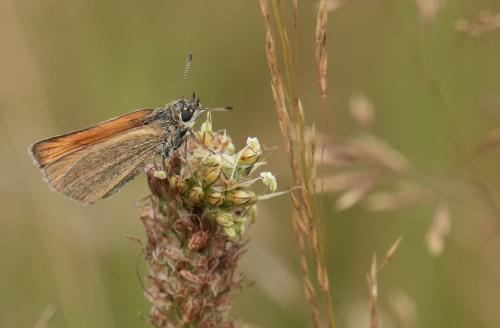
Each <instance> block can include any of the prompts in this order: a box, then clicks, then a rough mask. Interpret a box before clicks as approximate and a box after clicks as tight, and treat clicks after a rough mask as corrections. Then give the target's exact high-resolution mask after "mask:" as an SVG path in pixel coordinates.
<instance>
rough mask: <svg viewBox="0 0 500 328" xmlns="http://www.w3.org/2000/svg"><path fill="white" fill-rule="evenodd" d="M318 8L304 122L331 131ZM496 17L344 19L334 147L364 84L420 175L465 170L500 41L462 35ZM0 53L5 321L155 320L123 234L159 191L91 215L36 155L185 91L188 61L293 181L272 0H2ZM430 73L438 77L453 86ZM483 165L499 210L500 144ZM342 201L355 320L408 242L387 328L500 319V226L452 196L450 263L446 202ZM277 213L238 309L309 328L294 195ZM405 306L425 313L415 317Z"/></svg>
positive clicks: (409, 12) (302, 56)
mask: <svg viewBox="0 0 500 328" xmlns="http://www.w3.org/2000/svg"><path fill="white" fill-rule="evenodd" d="M430 2H432V1H430ZM333 3H334V1H332V2H331V4H333ZM317 5H318V4H317V2H315V1H305V2H299V35H298V38H297V39H298V44H299V77H300V78H299V84H300V89H301V95H302V100H303V103H304V106H305V109H306V115H307V117H308V120H309V122H310V123H312V122H317V125H321V124H319V123H318V122H320V121H321V111H320V101H319V100H320V99H319V92H318V90H317V82H316V79H315V66H314V28H315V19H316V10H317ZM484 9H488V10H491V11H492V12H498V11H500V5H499V3H498V1H493V0H475V1H469V0H456V1H448V2H446V3H444V5H443V7H442V8H441V10H440V11H439V13H438V14H437V16H436V17H435V20H434V21H433V22H431V23H425V22H423V20H422V16H421V13H420V12H419V7H418V6H417V2H416V1H412V0H408V1H396V0H368V1H355V0H347V1H345V2H344V3H343V5H342V6H340V7H339V8H337V9H336V10H333V11H332V12H330V13H329V23H328V52H329V55H328V60H329V76H328V77H329V97H330V108H329V115H330V132H331V136H330V137H331V138H333V139H335V137H334V136H344V135H350V134H352V133H353V132H355V131H356V130H357V129H359V128H357V127H356V126H355V125H354V124H353V123H352V120H351V118H350V116H349V113H348V107H349V99H350V98H351V96H352V95H353V94H356V93H359V92H361V93H363V94H365V95H366V96H367V97H368V98H369V99H370V100H371V101H372V102H373V104H374V106H375V108H376V113H377V118H376V119H377V125H376V127H375V130H374V133H376V134H377V135H378V136H380V137H381V138H384V139H385V140H387V141H388V142H389V143H390V144H391V145H393V146H394V147H395V148H396V149H398V150H400V151H401V152H403V153H404V154H406V156H407V157H408V158H409V160H410V161H411V162H412V163H413V165H414V166H415V167H418V168H421V169H422V170H428V171H432V172H434V171H441V172H447V170H451V169H452V168H453V167H454V165H455V164H456V162H457V160H458V159H460V157H461V153H462V152H465V150H466V149H467V148H468V147H470V146H471V145H473V144H474V143H475V142H477V141H478V140H480V139H481V138H482V137H483V136H484V135H486V134H487V133H488V132H489V131H490V130H491V129H493V128H495V127H496V126H497V125H498V119H497V118H498V114H500V62H499V58H500V31H494V30H493V31H491V32H488V33H484V34H482V35H479V36H471V35H468V34H467V33H460V32H458V31H457V30H456V28H455V24H456V22H457V20H459V19H461V18H465V19H468V20H477V15H478V13H480V12H481V10H484ZM0 42H1V43H0V44H1V50H0V138H1V142H0V154H1V155H0V156H1V160H0V205H1V207H0V209H1V219H0V263H1V264H0V326H1V327H32V326H33V325H34V324H35V323H36V322H37V320H38V318H39V317H40V316H41V315H42V313H43V312H44V310H46V309H50V308H51V307H53V308H54V309H55V314H54V316H53V317H52V319H51V320H50V322H49V326H50V327H138V326H145V324H144V322H143V320H142V319H141V316H140V315H141V313H142V314H147V313H148V310H149V305H148V303H147V301H146V300H145V298H144V297H143V293H142V288H141V286H140V283H139V279H138V277H137V268H139V271H140V272H143V267H144V263H143V262H141V261H139V260H140V258H139V255H140V250H139V247H138V246H137V245H136V244H135V243H133V242H131V241H130V240H128V239H127V238H125V237H124V236H127V235H132V236H138V237H141V238H143V237H144V234H143V232H142V224H141V222H140V220H139V219H138V218H139V210H138V209H136V208H133V206H132V204H133V203H134V201H136V200H138V199H140V198H142V197H144V196H146V195H147V193H148V191H147V187H146V183H145V179H144V177H143V176H140V177H138V178H136V179H135V180H134V181H133V182H132V183H130V185H129V186H128V187H127V188H125V189H124V190H123V191H122V192H121V193H120V194H118V195H117V196H115V197H112V198H110V199H108V200H105V201H102V202H99V203H97V204H95V205H92V206H81V205H79V204H76V203H74V202H71V201H69V200H66V199H64V198H62V197H60V196H58V195H56V194H54V193H52V192H50V191H49V189H48V188H47V185H46V184H45V183H44V182H43V181H42V180H41V175H40V173H39V172H38V170H37V169H36V168H35V167H34V166H33V165H32V163H31V159H30V158H29V156H28V154H27V148H28V146H29V145H30V144H31V143H33V142H35V141H37V140H39V139H42V138H46V137H49V136H53V135H56V134H60V133H63V132H68V131H70V130H75V129H80V128H83V127H86V126H88V125H91V124H94V123H97V122H100V121H102V120H105V119H108V118H110V117H114V116H118V115H121V114H123V113H126V112H128V111H131V110H133V109H136V108H141V107H157V106H161V105H162V104H164V103H166V102H168V101H170V100H171V99H174V98H177V97H179V96H180V95H179V88H180V81H181V77H182V71H183V65H184V61H185V57H186V54H187V53H188V52H190V51H191V52H193V53H194V63H193V65H192V70H191V73H190V78H189V83H188V90H189V92H191V90H195V91H196V92H197V94H198V95H199V96H200V98H201V101H202V103H203V104H205V105H213V106H217V105H231V106H233V107H234V108H235V111H234V112H233V113H217V115H216V116H215V118H214V125H215V128H216V129H217V128H227V129H228V132H229V133H230V134H231V135H232V137H233V138H234V140H235V143H236V145H237V147H238V145H240V146H241V145H242V144H244V142H245V139H246V137H247V136H257V137H259V139H260V140H261V143H262V144H264V145H266V146H267V147H273V146H277V147H279V149H278V150H277V151H276V153H275V154H274V155H273V156H272V157H271V158H270V159H269V165H268V169H269V170H272V171H273V172H277V173H278V182H279V184H280V186H281V187H282V188H285V187H286V186H291V185H292V179H291V176H290V173H289V167H288V163H287V161H286V154H285V152H284V150H283V141H282V138H281V135H280V132H279V127H278V123H277V117H276V114H275V112H274V109H273V101H272V95H271V90H270V83H269V80H270V77H269V72H268V71H267V64H266V60H265V52H264V27H263V24H262V19H261V17H260V12H259V7H258V2H257V1H230V0H212V1H175V2H174V1H165V0H163V1H159V0H152V1H147V2H144V1H142V2H141V1H116V0H111V1H97V0H74V1H63V0H45V1H34V0H21V1H17V0H16V1H15V0H0ZM429 76H431V77H435V78H436V79H437V80H438V81H439V83H438V87H439V92H436V87H435V85H434V84H432V83H429ZM441 98H444V99H445V101H446V103H447V104H448V106H447V108H448V110H444V109H443V106H442V99H441ZM454 140H459V142H458V144H457V142H454ZM473 161H474V163H475V164H474V165H476V167H477V170H478V172H479V173H478V176H479V177H480V178H481V181H482V183H484V185H485V186H486V187H487V188H489V190H490V191H491V194H492V195H493V197H494V201H495V202H500V188H499V186H500V170H499V169H498V167H499V164H498V163H500V156H499V155H498V153H495V152H492V153H490V154H487V155H486V156H483V157H481V158H478V159H473ZM336 197H337V195H330V194H328V195H325V201H324V204H325V212H326V216H327V224H326V229H327V230H326V231H325V235H326V239H327V244H326V256H327V262H328V266H329V270H330V271H329V274H330V282H331V288H332V295H333V300H334V304H335V309H336V317H337V323H338V326H339V327H366V326H367V325H368V293H367V286H366V273H367V271H368V268H369V266H370V262H371V257H372V255H373V253H374V252H377V253H378V254H379V256H382V255H383V253H384V252H385V250H386V249H387V248H388V247H389V246H390V245H391V244H392V242H393V241H394V240H395V239H396V238H397V237H398V236H400V235H404V241H403V243H402V245H401V247H400V250H399V251H398V253H397V255H396V256H395V258H394V260H393V262H391V263H390V264H389V265H388V266H387V267H386V268H385V269H384V271H383V272H381V274H380V280H379V288H380V290H379V292H380V302H379V303H380V305H379V306H380V312H381V317H382V323H383V325H382V326H383V327H405V326H406V327H499V326H500V311H498V309H499V308H500V236H499V233H500V230H498V229H497V228H496V227H497V225H496V224H497V223H498V220H500V218H499V217H492V216H485V215H483V214H482V212H481V211H470V210H465V209H463V208H462V207H461V206H460V204H454V205H453V207H452V212H451V213H452V214H451V218H452V228H451V233H450V235H449V237H448V238H447V239H446V242H445V251H444V253H443V254H442V255H441V256H440V257H432V256H430V255H429V254H428V252H427V250H426V248H425V245H424V235H425V231H426V230H427V228H428V227H429V225H430V224H431V221H432V216H433V211H434V209H433V208H432V207H426V206H413V207H410V208H406V209H404V210H399V211H394V212H382V213H372V212H369V211H367V210H366V209H365V208H364V207H363V206H355V207H354V208H353V209H349V210H347V211H343V212H338V211H337V210H336V209H335V206H334V202H335V200H336ZM259 210H260V211H259V221H258V223H257V225H256V226H255V228H254V230H253V237H252V242H251V244H250V246H249V251H248V253H247V255H246V256H245V257H244V260H243V263H242V264H241V266H240V267H241V271H243V272H245V273H246V274H247V275H248V276H249V277H250V278H251V279H252V280H253V281H254V282H255V284H254V285H253V286H252V287H250V288H247V289H244V290H243V291H241V293H240V294H239V295H238V297H236V298H235V306H234V311H233V313H234V314H235V315H237V316H239V317H241V318H242V319H243V321H245V322H248V323H250V324H254V325H256V326H260V327H308V326H311V321H310V313H309V308H308V305H307V302H306V301H305V299H304V295H303V292H302V289H303V288H302V282H301V275H300V271H299V268H298V257H297V252H296V245H295V240H294V236H293V232H292V229H291V218H290V205H289V202H288V199H287V197H282V198H278V199H273V200H270V201H267V202H264V203H263V204H261V206H260V208H259ZM138 261H139V263H138ZM395 300H396V301H395ZM394 303H397V304H399V305H401V304H403V305H404V306H406V310H407V311H410V312H411V313H413V314H414V317H416V319H411V320H409V323H404V322H402V321H401V320H398V316H397V314H395V312H397V308H398V307H397V306H394ZM408 309H410V310H408ZM413 314H412V316H413Z"/></svg>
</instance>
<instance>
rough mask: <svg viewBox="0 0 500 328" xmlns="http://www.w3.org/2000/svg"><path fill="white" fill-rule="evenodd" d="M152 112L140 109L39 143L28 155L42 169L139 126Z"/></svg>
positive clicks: (33, 146)
mask: <svg viewBox="0 0 500 328" xmlns="http://www.w3.org/2000/svg"><path fill="white" fill-rule="evenodd" d="M152 112H153V110H152V109H140V110H137V111H135V112H132V113H129V114H126V115H122V116H120V117H117V118H113V119H111V120H108V121H105V122H102V123H100V124H97V125H95V126H93V127H90V128H86V129H83V130H79V131H75V132H70V133H66V134H63V135H60V136H56V137H52V138H49V139H46V140H42V141H39V142H37V143H35V144H34V145H32V146H31V148H30V153H31V155H32V156H33V159H34V160H35V163H36V164H37V165H38V167H40V168H44V167H45V166H47V165H50V164H51V163H54V162H56V161H57V160H59V159H60V158H62V157H64V156H67V155H68V154H70V153H72V152H76V151H78V150H81V149H83V148H85V147H86V146H89V145H93V144H95V143H98V142H100V141H102V140H105V139H106V138H109V137H111V136H113V135H115V134H117V133H120V132H123V131H126V130H129V129H133V128H135V127H138V126H141V125H142V124H143V123H144V120H145V118H146V117H147V116H148V115H149V114H151V113H152Z"/></svg>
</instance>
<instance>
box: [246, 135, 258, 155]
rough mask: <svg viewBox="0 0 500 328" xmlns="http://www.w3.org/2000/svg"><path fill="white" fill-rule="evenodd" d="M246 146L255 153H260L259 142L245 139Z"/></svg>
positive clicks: (254, 139)
mask: <svg viewBox="0 0 500 328" xmlns="http://www.w3.org/2000/svg"><path fill="white" fill-rule="evenodd" d="M247 145H248V146H249V147H251V148H252V149H253V150H254V151H256V152H259V151H260V143H259V140H258V139H257V138H252V137H248V138H247Z"/></svg>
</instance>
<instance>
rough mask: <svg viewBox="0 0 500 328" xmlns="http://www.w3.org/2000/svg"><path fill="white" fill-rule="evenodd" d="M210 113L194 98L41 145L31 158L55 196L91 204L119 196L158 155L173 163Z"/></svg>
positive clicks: (115, 120)
mask: <svg viewBox="0 0 500 328" xmlns="http://www.w3.org/2000/svg"><path fill="white" fill-rule="evenodd" d="M205 110H206V108H203V107H202V106H201V105H200V102H199V99H195V97H194V95H193V98H192V99H191V100H184V99H181V100H176V101H173V102H171V103H170V104H168V105H166V106H165V107H162V108H158V109H154V110H153V109H141V110H137V111H134V112H132V113H129V114H126V115H123V116H120V117H117V118H114V119H111V120H108V121H105V122H102V123H100V124H97V125H95V126H92V127H89V128H86V129H83V130H79V131H75V132H70V133H67V134H63V135H60V136H56V137H52V138H49V139H45V140H42V141H39V142H37V143H35V144H33V145H32V146H31V147H30V149H29V152H30V154H31V155H32V157H33V160H34V162H35V164H36V165H37V166H38V167H39V168H40V170H41V171H42V174H43V175H44V179H45V180H46V181H47V182H48V183H49V185H50V186H51V187H52V188H53V189H54V190H55V191H57V192H59V193H62V194H63V195H65V196H67V197H69V198H71V199H74V200H77V201H79V202H82V203H85V204H91V203H94V202H96V201H98V200H99V199H102V198H106V197H109V196H111V195H112V194H114V193H115V192H117V191H118V190H119V189H120V188H121V187H122V186H123V185H124V184H126V183H127V182H128V181H130V180H131V179H133V178H134V177H135V176H136V175H137V174H139V173H140V172H141V169H142V168H143V166H144V165H145V164H146V163H147V162H148V161H150V160H151V159H152V158H154V157H155V156H156V155H158V154H159V155H161V156H163V158H167V157H169V156H170V155H171V154H172V152H173V151H174V150H176V149H177V148H179V147H180V146H181V145H182V143H183V142H184V141H185V137H186V135H187V134H188V132H189V131H190V130H191V129H192V127H193V125H194V123H195V121H196V119H197V118H198V116H199V115H200V114H201V113H202V112H203V111H205Z"/></svg>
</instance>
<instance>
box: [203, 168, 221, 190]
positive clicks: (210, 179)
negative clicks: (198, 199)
mask: <svg viewBox="0 0 500 328" xmlns="http://www.w3.org/2000/svg"><path fill="white" fill-rule="evenodd" d="M220 171H221V169H220V167H219V166H214V167H208V168H206V169H205V172H204V173H203V176H202V178H203V185H204V186H209V185H211V184H212V183H214V182H215V180H217V178H218V177H219V175H220Z"/></svg>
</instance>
